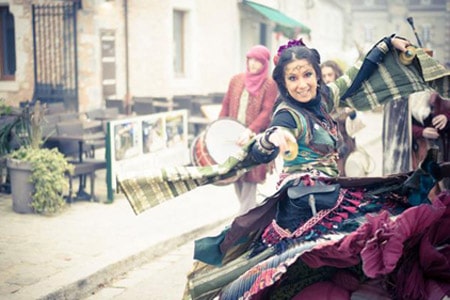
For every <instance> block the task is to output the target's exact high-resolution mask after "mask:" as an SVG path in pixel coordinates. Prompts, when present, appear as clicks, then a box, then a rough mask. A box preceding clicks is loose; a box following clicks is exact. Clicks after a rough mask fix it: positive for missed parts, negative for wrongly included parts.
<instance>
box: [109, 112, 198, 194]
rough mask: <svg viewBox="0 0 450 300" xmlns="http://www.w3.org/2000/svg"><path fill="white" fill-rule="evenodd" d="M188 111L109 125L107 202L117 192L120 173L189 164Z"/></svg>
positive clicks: (119, 121) (128, 173)
mask: <svg viewBox="0 0 450 300" xmlns="http://www.w3.org/2000/svg"><path fill="white" fill-rule="evenodd" d="M187 124H188V122H187V110H174V111H169V112H161V113H157V114H151V115H143V116H136V117H129V118H122V119H118V120H113V121H109V122H108V123H107V134H106V161H107V164H108V167H107V179H106V181H107V185H108V201H113V199H114V192H117V182H116V177H117V175H118V174H126V176H127V177H128V176H133V174H136V175H137V174H139V172H142V171H145V170H147V169H149V168H158V169H160V168H163V167H168V166H179V165H186V164H189V163H190V156H189V147H188V125H187Z"/></svg>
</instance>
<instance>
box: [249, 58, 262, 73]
mask: <svg viewBox="0 0 450 300" xmlns="http://www.w3.org/2000/svg"><path fill="white" fill-rule="evenodd" d="M247 65H248V71H249V72H250V73H252V74H257V73H259V72H260V71H261V70H262V68H263V64H262V63H261V62H260V61H259V60H257V59H256V58H248V59H247Z"/></svg>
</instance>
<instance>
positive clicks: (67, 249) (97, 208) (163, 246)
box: [0, 112, 381, 300]
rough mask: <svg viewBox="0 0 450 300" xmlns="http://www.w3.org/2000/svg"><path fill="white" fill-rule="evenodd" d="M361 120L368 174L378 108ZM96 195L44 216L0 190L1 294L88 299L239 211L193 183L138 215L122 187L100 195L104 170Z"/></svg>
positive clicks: (227, 190)
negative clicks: (110, 195) (18, 207)
mask: <svg viewBox="0 0 450 300" xmlns="http://www.w3.org/2000/svg"><path fill="white" fill-rule="evenodd" d="M364 123H365V124H366V127H365V128H364V129H363V130H362V131H361V132H360V133H358V134H357V136H356V139H357V143H358V144H359V145H361V146H363V147H364V148H365V149H366V151H367V152H368V153H369V155H370V156H371V157H372V158H373V159H374V162H375V168H374V170H373V171H372V172H371V173H370V174H368V175H369V176H379V175H380V174H381V127H380V126H381V114H380V113H373V112H366V113H364ZM275 181H276V176H271V177H269V179H268V180H267V182H266V183H265V184H264V185H262V186H260V187H259V191H260V193H261V194H262V195H260V199H262V197H263V195H268V194H270V193H271V192H272V191H273V188H274V183H275ZM96 194H97V195H98V196H99V198H100V201H99V202H87V201H77V202H74V203H73V204H71V205H69V206H68V207H67V208H66V209H65V210H64V211H63V212H61V213H60V214H58V215H56V216H51V217H47V216H42V215H35V214H18V213H15V212H14V211H13V210H12V200H11V195H8V194H0V232H1V234H0V299H12V300H14V299H27V300H28V299H84V298H87V297H89V296H91V295H92V293H93V292H95V291H98V290H99V289H101V287H103V286H108V283H109V282H110V280H111V279H113V278H117V277H118V276H120V275H121V274H125V273H126V272H131V271H132V270H134V269H136V268H138V267H139V266H142V265H146V264H148V263H150V262H152V261H155V259H158V258H159V257H161V256H164V254H168V253H170V251H172V250H175V249H177V248H179V247H181V246H183V245H189V242H190V241H192V240H194V239H196V238H198V237H200V236H204V235H205V233H208V232H211V231H212V230H214V229H216V228H220V227H222V226H225V225H226V224H228V223H229V222H230V221H231V220H232V218H233V217H234V216H235V213H236V212H237V210H238V201H237V199H236V196H235V194H234V190H233V186H232V185H229V186H215V185H208V186H203V187H199V188H197V189H195V190H194V191H191V192H189V193H187V194H184V195H182V196H180V197H177V198H175V199H172V200H170V201H167V202H164V203H162V204H160V205H159V206H156V207H154V208H152V209H149V210H147V211H145V212H144V213H142V214H140V215H138V216H136V215H135V214H134V213H133V211H132V209H131V206H130V205H129V204H128V201H127V200H126V199H125V197H124V196H123V195H122V194H116V195H115V200H114V201H113V202H112V203H107V202H106V180H105V172H104V171H100V172H98V174H97V178H96ZM183 247H186V246H183ZM188 247H190V246H188ZM183 249H186V248H183ZM189 250H190V249H189ZM178 275H179V276H183V278H185V274H178ZM161 284H164V282H162V283H161ZM166 284H169V285H170V281H169V282H166ZM149 288H151V287H149ZM167 288H170V287H167ZM108 298H109V297H108V296H105V297H104V298H103V299H108ZM97 299H101V298H97Z"/></svg>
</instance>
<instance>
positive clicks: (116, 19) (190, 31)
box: [0, 0, 450, 113]
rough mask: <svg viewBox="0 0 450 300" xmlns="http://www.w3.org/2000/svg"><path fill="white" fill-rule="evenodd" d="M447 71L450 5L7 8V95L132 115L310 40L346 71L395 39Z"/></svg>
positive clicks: (17, 4) (1, 50) (1, 42)
mask: <svg viewBox="0 0 450 300" xmlns="http://www.w3.org/2000/svg"><path fill="white" fill-rule="evenodd" d="M408 17H412V18H413V20H414V26H415V28H416V32H417V34H418V36H419V37H420V39H421V43H422V44H423V47H427V48H431V49H432V50H433V51H434V57H435V58H436V59H438V60H439V61H440V62H442V64H446V65H447V66H448V65H449V63H450V34H449V32H450V0H396V1H387V0H364V1H361V0H339V1H337V0H336V1H332V0H304V1H298V0H259V1H258V0H255V1H245V0H244V1H243V0H221V1H211V0H171V1H159V0H133V1H127V0H66V1H49V0H47V1H32V0H9V1H7V0H0V37H1V39H0V72H1V74H0V98H3V99H4V100H6V103H7V104H9V105H15V106H18V105H19V103H20V102H23V101H33V100H36V99H39V100H41V101H43V102H63V103H64V105H65V107H66V110H68V111H77V112H85V111H88V110H92V109H96V108H104V107H105V106H106V101H107V99H115V100H118V101H121V102H122V104H123V107H124V109H125V113H129V112H130V111H131V109H130V108H131V106H132V102H133V97H151V98H153V99H155V98H158V99H164V100H166V101H169V102H170V101H171V100H172V99H173V98H174V97H177V96H183V95H214V94H218V95H219V97H220V95H221V93H224V92H225V91H226V89H227V84H228V80H229V78H230V77H231V76H232V75H233V74H235V73H237V72H240V71H242V70H243V68H244V63H245V61H244V59H245V53H246V52H247V50H248V49H249V48H250V47H251V46H253V45H255V44H263V45H265V46H267V47H268V48H269V49H271V50H272V54H274V53H276V51H277V49H278V47H279V46H280V45H281V44H284V43H285V42H286V41H287V40H288V39H293V38H295V39H298V38H303V40H304V41H305V43H306V44H307V45H308V46H311V47H315V48H317V49H318V50H319V52H320V53H321V55H322V61H324V60H326V59H334V60H337V61H338V62H339V63H340V64H341V65H342V66H343V67H344V68H346V67H348V66H349V65H350V64H352V63H353V62H354V60H355V59H356V58H357V57H358V55H359V53H363V52H365V51H366V50H367V49H368V47H370V46H371V45H373V44H374V43H375V42H377V41H378V40H380V39H381V38H383V37H384V36H386V35H390V34H392V33H397V34H398V35H401V36H404V37H406V38H408V39H409V40H411V41H412V42H413V43H415V44H417V39H416V37H415V35H414V31H413V29H412V27H411V25H410V24H409V23H408V22H407V21H406V19H407V18H408Z"/></svg>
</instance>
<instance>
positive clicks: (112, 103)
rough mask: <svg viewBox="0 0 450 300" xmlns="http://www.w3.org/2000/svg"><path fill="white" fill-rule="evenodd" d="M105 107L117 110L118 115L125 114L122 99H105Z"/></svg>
mask: <svg viewBox="0 0 450 300" xmlns="http://www.w3.org/2000/svg"><path fill="white" fill-rule="evenodd" d="M105 107H106V108H107V109H108V108H117V111H118V113H119V114H121V115H124V114H126V111H125V105H124V102H123V100H122V99H105Z"/></svg>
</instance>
